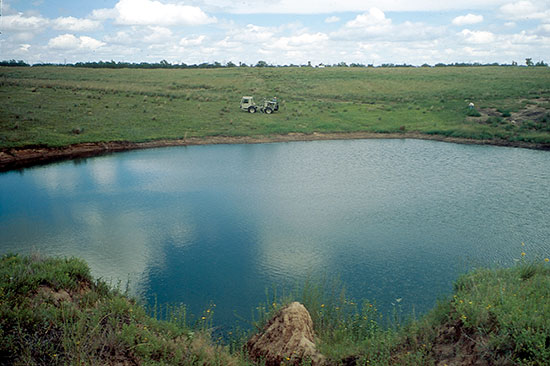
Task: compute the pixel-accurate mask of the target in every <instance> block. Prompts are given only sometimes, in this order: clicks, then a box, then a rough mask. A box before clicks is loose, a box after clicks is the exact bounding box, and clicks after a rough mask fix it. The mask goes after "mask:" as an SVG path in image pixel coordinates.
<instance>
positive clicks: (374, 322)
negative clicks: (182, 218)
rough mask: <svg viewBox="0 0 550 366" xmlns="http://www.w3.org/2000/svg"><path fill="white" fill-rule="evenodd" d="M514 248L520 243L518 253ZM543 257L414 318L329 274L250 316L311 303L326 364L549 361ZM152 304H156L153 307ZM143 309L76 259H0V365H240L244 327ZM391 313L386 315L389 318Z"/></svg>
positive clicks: (548, 287)
mask: <svg viewBox="0 0 550 366" xmlns="http://www.w3.org/2000/svg"><path fill="white" fill-rule="evenodd" d="M522 255H523V253H522ZM549 262H550V260H549V259H545V260H543V261H531V262H530V261H526V260H524V259H522V260H521V261H520V262H519V263H518V264H517V265H516V266H514V267H512V268H507V269H503V268H501V269H491V270H489V269H478V270H475V271H473V272H471V273H469V274H466V275H463V276H461V277H460V278H459V279H458V280H457V282H456V284H455V291H454V294H453V295H452V297H449V299H448V300H445V301H443V300H442V301H441V302H440V303H439V304H437V305H436V306H435V308H434V309H433V310H432V311H431V312H429V313H428V314H427V315H426V316H424V317H422V318H421V319H419V320H415V319H409V320H408V321H402V320H401V318H400V317H399V316H398V314H395V316H393V317H392V318H391V319H390V321H389V322H388V319H384V318H383V317H382V316H381V315H380V314H379V312H378V311H377V310H376V306H375V305H374V304H373V303H371V302H368V301H363V302H360V303H359V302H354V301H351V300H349V299H347V298H346V296H345V292H344V291H342V290H341V286H339V285H330V286H327V285H325V284H316V283H311V282H308V283H306V284H305V285H304V286H303V288H302V289H301V290H300V291H296V292H295V293H293V294H291V295H290V296H286V297H278V296H277V295H276V294H274V296H268V297H267V301H266V303H265V304H263V305H260V306H259V307H258V308H257V309H256V310H257V313H256V321H255V322H253V324H254V325H255V326H256V328H257V329H261V328H262V326H263V324H265V322H266V321H267V320H268V319H269V318H270V316H271V315H273V314H274V313H275V312H276V311H278V310H279V309H280V308H281V307H282V306H284V305H285V304H286V303H288V302H290V301H293V300H298V301H301V302H302V303H303V304H304V305H305V306H306V308H307V309H308V310H309V312H310V314H311V316H312V319H313V322H314V327H315V332H316V334H317V337H318V347H319V349H320V351H321V352H322V353H323V354H324V355H326V356H327V358H328V359H329V360H330V362H331V364H333V365H342V364H346V365H347V364H356V365H443V364H448V365H474V364H475V365H548V364H550V301H549V299H550V263H549ZM153 309H158V307H153ZM163 309H165V312H166V314H157V316H162V317H164V318H166V319H167V320H166V321H161V320H157V319H154V318H152V317H151V316H150V315H148V313H147V311H146V310H145V309H144V308H143V307H142V306H140V305H138V304H136V303H135V301H134V300H132V299H129V298H128V297H126V296H125V295H124V294H122V293H120V292H119V291H117V290H113V289H110V288H109V287H108V286H107V285H106V284H105V283H103V282H101V281H96V280H94V279H92V278H91V276H90V272H89V269H88V267H87V265H86V264H85V263H84V262H83V261H81V260H78V259H55V258H42V257H40V256H36V255H33V256H19V255H12V254H10V255H5V256H3V257H2V258H1V259H0V364H7V365H249V364H250V362H249V361H247V359H246V357H245V356H244V355H243V354H242V344H244V342H245V341H246V336H245V335H241V336H240V337H238V339H237V338H235V339H233V340H231V342H230V346H222V345H219V344H215V343H214V342H213V341H212V340H211V338H210V334H209V332H208V328H210V324H211V323H210V322H209V320H210V319H209V316H211V313H212V310H211V309H209V310H207V311H206V312H205V314H203V316H202V317H200V318H199V320H198V321H197V322H196V323H195V324H194V325H190V324H189V321H188V316H187V314H186V311H185V307H174V308H170V307H166V308H163ZM388 324H389V326H388Z"/></svg>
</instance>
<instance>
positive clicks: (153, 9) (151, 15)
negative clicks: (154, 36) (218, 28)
mask: <svg viewBox="0 0 550 366" xmlns="http://www.w3.org/2000/svg"><path fill="white" fill-rule="evenodd" d="M115 9H116V11H117V14H116V17H115V22H116V23H117V24H124V25H163V26H169V25H188V26H192V25H202V24H209V23H214V22H216V19H215V18H211V17H209V16H208V15H207V14H206V13H205V12H203V11H202V10H201V9H200V8H198V7H196V6H189V5H182V4H180V3H178V4H164V3H162V2H160V1H155V0H120V1H119V2H118V3H117V4H116V5H115ZM112 15H113V14H112V13H109V12H106V11H101V12H99V13H97V14H96V16H112Z"/></svg>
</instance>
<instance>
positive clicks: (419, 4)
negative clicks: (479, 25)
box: [200, 0, 506, 14]
mask: <svg viewBox="0 0 550 366" xmlns="http://www.w3.org/2000/svg"><path fill="white" fill-rule="evenodd" d="M505 2H506V0H483V1H479V0H477V1H476V0H462V1H461V2H457V1H456V0H439V1H433V0H416V1H410V0H392V1H379V0H346V1H334V0H301V1H296V0H272V1H265V0H264V1H234V0H202V1H201V2H200V3H201V4H203V5H201V6H202V7H203V8H204V9H212V11H215V12H224V13H231V14H331V13H344V12H355V13H358V12H365V11H368V10H369V9H371V8H373V7H377V8H379V9H380V10H382V11H456V10H460V9H468V10H474V9H494V8H495V7H498V6H500V5H502V4H503V3H505Z"/></svg>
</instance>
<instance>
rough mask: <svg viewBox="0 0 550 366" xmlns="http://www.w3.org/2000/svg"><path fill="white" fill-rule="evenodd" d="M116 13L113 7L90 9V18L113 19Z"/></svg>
mask: <svg viewBox="0 0 550 366" xmlns="http://www.w3.org/2000/svg"><path fill="white" fill-rule="evenodd" d="M117 15H118V11H117V10H116V9H115V8H112V9H95V10H94V11H92V14H91V15H90V18H92V19H97V20H107V19H115V18H116V17H117Z"/></svg>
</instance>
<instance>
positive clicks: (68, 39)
mask: <svg viewBox="0 0 550 366" xmlns="http://www.w3.org/2000/svg"><path fill="white" fill-rule="evenodd" d="M104 45H105V43H104V42H101V41H98V40H97V39H94V38H92V37H87V36H81V37H76V36H75V35H73V34H68V33H67V34H62V35H60V36H57V37H55V38H52V39H50V40H49V42H48V47H49V48H52V49H58V50H74V49H85V50H96V49H98V48H100V47H102V46H104Z"/></svg>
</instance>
